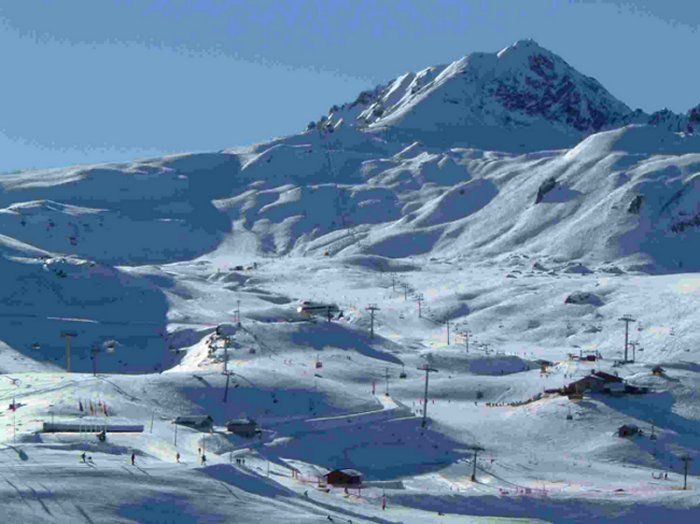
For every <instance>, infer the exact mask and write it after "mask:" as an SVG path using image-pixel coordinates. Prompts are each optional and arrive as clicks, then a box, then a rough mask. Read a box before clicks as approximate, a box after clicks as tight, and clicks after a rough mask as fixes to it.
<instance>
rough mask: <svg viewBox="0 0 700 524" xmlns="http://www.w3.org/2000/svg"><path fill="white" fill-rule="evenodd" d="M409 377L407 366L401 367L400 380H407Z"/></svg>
mask: <svg viewBox="0 0 700 524" xmlns="http://www.w3.org/2000/svg"><path fill="white" fill-rule="evenodd" d="M407 376H408V375H406V366H405V365H403V364H402V365H401V373H399V378H406V377H407Z"/></svg>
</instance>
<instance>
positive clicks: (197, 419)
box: [175, 415, 214, 431]
mask: <svg viewBox="0 0 700 524" xmlns="http://www.w3.org/2000/svg"><path fill="white" fill-rule="evenodd" d="M175 424H178V425H180V426H186V427H188V428H192V429H197V430H199V431H210V430H212V429H213V428H214V419H213V418H211V417H210V416H209V415H184V416H181V417H177V418H176V419H175Z"/></svg>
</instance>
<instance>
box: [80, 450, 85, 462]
mask: <svg viewBox="0 0 700 524" xmlns="http://www.w3.org/2000/svg"><path fill="white" fill-rule="evenodd" d="M80 460H82V461H83V464H84V463H85V452H84V451H83V452H82V453H81V454H80Z"/></svg>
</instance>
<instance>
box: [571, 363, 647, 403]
mask: <svg viewBox="0 0 700 524" xmlns="http://www.w3.org/2000/svg"><path fill="white" fill-rule="evenodd" d="M557 392H559V393H561V394H562V395H568V396H569V397H580V396H581V395H583V394H584V393H604V394H608V395H624V394H632V395H639V394H643V393H647V392H648V388H644V387H638V386H633V385H631V384H628V383H626V382H625V381H624V380H623V379H621V378H620V377H618V376H617V375H612V374H610V373H606V372H604V371H595V370H594V371H591V373H590V374H589V375H586V376H585V377H582V378H580V379H578V380H576V381H574V382H571V383H570V384H568V385H566V386H564V387H563V388H561V389H560V390H557Z"/></svg>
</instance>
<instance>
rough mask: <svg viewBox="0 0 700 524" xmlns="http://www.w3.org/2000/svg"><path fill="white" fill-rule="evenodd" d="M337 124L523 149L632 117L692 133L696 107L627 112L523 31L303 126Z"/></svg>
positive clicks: (699, 124) (564, 143)
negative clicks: (521, 36)
mask: <svg viewBox="0 0 700 524" xmlns="http://www.w3.org/2000/svg"><path fill="white" fill-rule="evenodd" d="M340 123H342V124H343V125H351V126H356V127H359V128H366V129H368V130H372V129H377V128H381V129H384V130H387V131H394V132H396V133H398V134H400V135H401V136H403V137H405V138H406V139H407V140H409V141H412V140H421V141H424V142H425V143H433V142H436V143H437V144H438V145H444V143H461V144H464V145H469V146H473V147H479V148H483V149H497V150H516V151H522V150H531V149H540V148H541V149H551V148H560V147H568V146H570V145H573V144H574V143H576V142H578V141H579V140H581V139H582V138H584V137H585V136H588V135H590V134H592V133H596V132H598V131H601V130H606V129H612V128H615V127H620V126H624V125H627V124H630V123H636V124H647V123H648V124H652V125H656V126H658V127H663V128H668V129H671V130H673V131H677V132H688V133H692V132H693V131H694V129H700V110H698V109H697V108H696V109H694V110H692V111H691V112H689V113H688V114H686V115H676V114H674V113H671V112H668V111H662V112H658V113H655V114H654V115H647V114H646V113H644V112H642V111H639V110H638V111H632V110H631V109H630V108H629V107H627V105H625V104H624V103H623V102H621V101H620V100H618V99H617V98H615V97H614V96H613V95H612V94H611V93H609V92H608V91H607V90H606V89H605V88H604V87H603V86H602V85H601V84H600V83H599V82H598V81H597V80H595V79H594V78H592V77H589V76H586V75H584V74H581V73H580V72H578V71H577V70H576V69H574V68H573V67H572V66H571V65H569V64H568V63H567V62H566V61H565V60H564V59H563V58H561V57H560V56H558V55H557V54H555V53H553V52H552V51H549V50H548V49H546V48H544V47H542V46H540V45H539V44H538V43H537V42H536V41H535V40H533V39H531V38H527V39H522V40H518V41H516V42H514V43H513V44H511V45H509V46H507V47H505V48H503V49H501V50H500V51H498V52H495V53H472V54H469V55H467V56H465V57H463V58H461V59H459V60H456V61H455V62H452V63H451V64H448V65H441V66H432V67H428V68H425V69H423V70H422V71H419V72H417V73H406V74H404V75H402V76H400V77H398V78H396V79H395V80H393V81H391V82H389V83H388V84H385V85H382V86H378V87H376V88H375V89H373V90H370V91H364V92H362V93H360V95H359V96H358V97H357V99H356V100H355V101H354V102H351V103H348V104H343V105H342V106H333V107H332V108H331V111H330V112H329V114H328V115H327V116H325V117H324V118H323V119H322V120H321V121H320V122H318V123H315V122H314V123H311V124H310V126H309V127H310V128H311V127H316V126H317V125H318V124H321V125H322V126H323V128H324V129H335V128H337V126H338V125H339V124H340Z"/></svg>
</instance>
